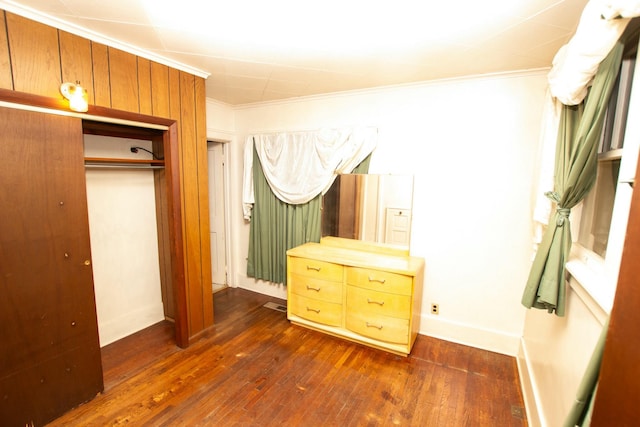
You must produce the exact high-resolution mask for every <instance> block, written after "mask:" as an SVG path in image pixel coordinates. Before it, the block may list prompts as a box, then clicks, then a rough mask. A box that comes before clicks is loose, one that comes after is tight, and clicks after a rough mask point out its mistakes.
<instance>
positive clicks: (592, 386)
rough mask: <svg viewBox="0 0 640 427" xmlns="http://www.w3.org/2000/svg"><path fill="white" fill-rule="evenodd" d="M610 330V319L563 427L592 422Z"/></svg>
mask: <svg viewBox="0 0 640 427" xmlns="http://www.w3.org/2000/svg"><path fill="white" fill-rule="evenodd" d="M608 331H609V319H608V318H607V321H606V322H605V324H604V326H603V327H602V332H601V333H600V338H598V342H597V343H596V346H595V348H594V350H593V354H592V355H591V359H589V364H588V365H587V368H586V369H585V372H584V375H583V377H582V381H581V382H580V386H579V387H578V391H577V393H576V400H575V402H573V406H572V407H571V411H570V412H569V414H568V415H567V418H566V419H565V420H564V424H563V427H575V426H580V427H586V426H589V425H590V424H591V412H592V410H593V403H594V398H595V395H596V390H597V388H598V377H599V375H600V365H601V363H602V354H603V353H604V344H605V341H606V339H607V332H608Z"/></svg>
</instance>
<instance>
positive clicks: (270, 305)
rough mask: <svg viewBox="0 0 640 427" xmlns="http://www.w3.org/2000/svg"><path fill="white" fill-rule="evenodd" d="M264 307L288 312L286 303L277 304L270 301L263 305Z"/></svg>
mask: <svg viewBox="0 0 640 427" xmlns="http://www.w3.org/2000/svg"><path fill="white" fill-rule="evenodd" d="M263 307H267V308H270V309H272V310H277V311H281V312H283V313H286V312H287V306H286V305H282V304H277V303H275V302H268V303H266V304H265V305H263Z"/></svg>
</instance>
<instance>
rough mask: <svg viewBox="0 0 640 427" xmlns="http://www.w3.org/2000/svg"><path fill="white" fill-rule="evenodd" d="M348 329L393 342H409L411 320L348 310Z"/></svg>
mask: <svg viewBox="0 0 640 427" xmlns="http://www.w3.org/2000/svg"><path fill="white" fill-rule="evenodd" d="M346 326H347V329H349V330H351V331H353V332H355V333H358V334H360V335H363V336H365V337H369V338H373V339H376V340H380V341H385V342H388V343H393V344H407V343H408V342H409V320H408V319H398V318H395V317H388V316H375V315H370V314H367V313H358V312H353V311H348V312H347V318H346Z"/></svg>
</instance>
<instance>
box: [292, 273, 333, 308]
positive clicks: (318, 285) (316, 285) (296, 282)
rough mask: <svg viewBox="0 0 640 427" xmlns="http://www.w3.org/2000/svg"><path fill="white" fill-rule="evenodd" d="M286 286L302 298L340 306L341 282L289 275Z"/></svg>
mask: <svg viewBox="0 0 640 427" xmlns="http://www.w3.org/2000/svg"><path fill="white" fill-rule="evenodd" d="M287 286H289V287H290V288H291V292H293V293H295V294H297V295H301V296H303V297H307V298H313V299H318V300H322V301H327V302H335V303H338V304H342V282H329V281H326V280H321V279H316V278H315V277H305V276H299V275H297V274H291V280H289V282H288V283H287Z"/></svg>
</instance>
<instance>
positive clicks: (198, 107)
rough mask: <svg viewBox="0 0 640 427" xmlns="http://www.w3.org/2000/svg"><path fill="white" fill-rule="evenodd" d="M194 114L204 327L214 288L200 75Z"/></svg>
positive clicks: (208, 319)
mask: <svg viewBox="0 0 640 427" xmlns="http://www.w3.org/2000/svg"><path fill="white" fill-rule="evenodd" d="M194 94H195V104H194V106H195V114H196V153H195V154H196V156H197V165H198V168H197V171H198V176H197V180H198V206H199V207H200V225H199V227H198V229H199V230H200V265H201V266H202V301H203V317H204V319H203V321H204V327H205V328H206V327H208V326H209V325H212V324H213V290H212V279H211V234H210V233H208V232H206V230H210V229H211V227H210V225H209V221H210V218H209V185H208V184H209V173H208V162H207V160H208V157H207V116H206V111H207V102H206V96H205V84H204V79H203V78H202V77H194Z"/></svg>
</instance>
